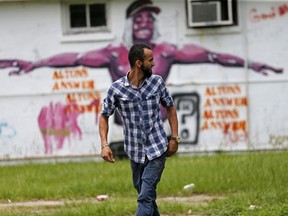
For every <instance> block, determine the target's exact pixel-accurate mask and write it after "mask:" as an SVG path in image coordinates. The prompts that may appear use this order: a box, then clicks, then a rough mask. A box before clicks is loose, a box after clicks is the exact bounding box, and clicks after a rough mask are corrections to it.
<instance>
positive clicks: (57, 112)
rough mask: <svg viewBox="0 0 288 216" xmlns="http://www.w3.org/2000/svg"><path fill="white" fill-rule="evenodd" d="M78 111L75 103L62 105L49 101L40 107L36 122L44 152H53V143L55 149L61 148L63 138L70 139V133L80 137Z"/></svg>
mask: <svg viewBox="0 0 288 216" xmlns="http://www.w3.org/2000/svg"><path fill="white" fill-rule="evenodd" d="M68 108H69V112H67V109H68ZM80 113H81V112H80V111H79V110H78V109H77V104H76V103H69V104H67V105H62V104H61V103H60V102H58V103H56V104H55V105H54V104H53V103H52V102H51V103H50V104H49V106H45V107H43V108H42V109H41V111H40V114H39V116H38V124H39V127H40V130H41V133H42V136H43V139H44V148H45V154H52V153H53V149H54V148H53V146H54V144H55V145H56V149H57V150H60V149H62V148H63V144H64V141H65V139H66V138H68V139H70V136H71V134H73V135H74V137H75V136H78V138H79V139H80V140H81V139H82V131H81V128H80V127H79V125H78V123H77V118H78V116H79V115H80Z"/></svg>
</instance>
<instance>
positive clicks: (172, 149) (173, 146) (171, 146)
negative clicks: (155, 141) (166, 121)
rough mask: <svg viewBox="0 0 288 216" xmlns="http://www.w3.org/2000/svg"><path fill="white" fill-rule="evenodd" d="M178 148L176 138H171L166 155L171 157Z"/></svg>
mask: <svg viewBox="0 0 288 216" xmlns="http://www.w3.org/2000/svg"><path fill="white" fill-rule="evenodd" d="M177 150H178V143H177V142H176V141H175V140H170V141H169V143H168V148H167V151H166V156H167V157H171V156H172V155H174V154H175V153H176V152H177Z"/></svg>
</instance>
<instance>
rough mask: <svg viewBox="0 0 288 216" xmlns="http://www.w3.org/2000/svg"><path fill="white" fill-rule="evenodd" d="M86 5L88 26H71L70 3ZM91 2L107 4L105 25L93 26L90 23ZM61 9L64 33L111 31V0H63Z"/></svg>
mask: <svg viewBox="0 0 288 216" xmlns="http://www.w3.org/2000/svg"><path fill="white" fill-rule="evenodd" d="M77 4H79V5H85V11H86V21H87V26H86V27H78V28H72V27H71V24H70V23H71V22H70V21H71V20H70V8H69V7H70V5H77ZM91 4H105V19H106V25H105V26H97V27H91V26H90V25H91V24H90V23H91V20H90V14H89V13H90V10H89V5H91ZM61 9H62V29H63V35H75V34H81V33H95V32H110V14H109V12H110V3H109V1H103V0H94V1H81V0H77V1H73V0H72V1H63V2H61Z"/></svg>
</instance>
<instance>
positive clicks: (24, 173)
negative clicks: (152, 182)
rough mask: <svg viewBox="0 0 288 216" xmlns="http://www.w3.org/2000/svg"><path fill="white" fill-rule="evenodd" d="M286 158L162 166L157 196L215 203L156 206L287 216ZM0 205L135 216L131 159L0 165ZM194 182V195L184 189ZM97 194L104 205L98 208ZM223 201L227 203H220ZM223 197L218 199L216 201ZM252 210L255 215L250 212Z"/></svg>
mask: <svg viewBox="0 0 288 216" xmlns="http://www.w3.org/2000/svg"><path fill="white" fill-rule="evenodd" d="M287 157H288V152H254V153H245V154H234V155H231V154H216V155H212V156H201V157H200V156H199V157H196V156H194V157H180V156H174V157H171V158H168V159H167V163H166V168H165V171H164V173H163V176H162V179H161V182H160V183H159V185H158V190H157V191H158V197H159V198H163V197H189V196H194V195H199V194H205V195H207V196H213V197H219V199H215V200H213V201H211V202H209V203H208V204H207V203H206V205H199V204H198V205H196V204H195V203H193V202H169V201H164V200H163V199H159V202H158V205H159V209H160V212H161V213H162V214H164V215H189V214H188V212H192V213H193V214H198V215H211V216H214V215H217V216H218V215H223V216H224V215H227V216H234V215H235V216H236V215H249V216H250V215H253V216H254V215H257V216H258V215H259V216H265V215H267V216H273V215H275V216H285V215H288V159H287ZM0 176H1V178H0V203H7V202H8V201H11V202H12V203H15V202H19V201H36V200H65V201H66V202H65V205H55V206H30V207H29V206H25V207H22V206H21V207H20V206H9V207H1V206H0V215H7V216H15V215H17V216H19V215H23V216H24V215H27V216H28V215H29V216H31V215H32V216H34V215H41V216H43V215H47V216H56V215H57V216H58V215H59V216H68V215H69V216H74V215H75V216H76V215H77V216H78V215H79V216H84V215H85V216H86V215H87V216H88V215H91V216H92V215H99V216H102V215H103V216H105V215H107V216H108V215H109V216H110V215H112V216H114V215H115V216H129V215H135V209H136V207H137V202H136V199H137V194H136V191H135V190H134V188H133V186H132V180H131V170H130V165H129V161H128V160H121V161H120V160H118V161H117V162H116V163H115V164H110V163H104V162H98V163H95V162H83V163H56V164H24V165H15V166H0ZM189 183H194V184H195V185H196V187H195V188H194V189H193V190H188V191H185V190H183V186H184V185H186V184H189ZM99 194H108V195H109V199H108V200H106V201H103V202H95V197H96V196H97V195H99ZM221 197H225V198H224V199H223V198H221ZM220 198H221V199H220ZM251 205H255V206H256V207H255V208H254V210H251V209H249V206H251Z"/></svg>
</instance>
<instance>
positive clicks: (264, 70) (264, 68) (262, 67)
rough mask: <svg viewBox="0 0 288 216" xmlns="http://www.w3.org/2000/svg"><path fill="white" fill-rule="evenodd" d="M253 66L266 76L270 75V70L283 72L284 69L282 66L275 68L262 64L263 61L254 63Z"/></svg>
mask: <svg viewBox="0 0 288 216" xmlns="http://www.w3.org/2000/svg"><path fill="white" fill-rule="evenodd" d="M251 68H252V69H253V70H254V71H256V72H258V73H261V74H263V75H265V76H268V73H269V71H271V72H274V73H277V74H279V73H283V69H282V68H275V67H272V66H269V65H266V64H262V63H252V65H251Z"/></svg>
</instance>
